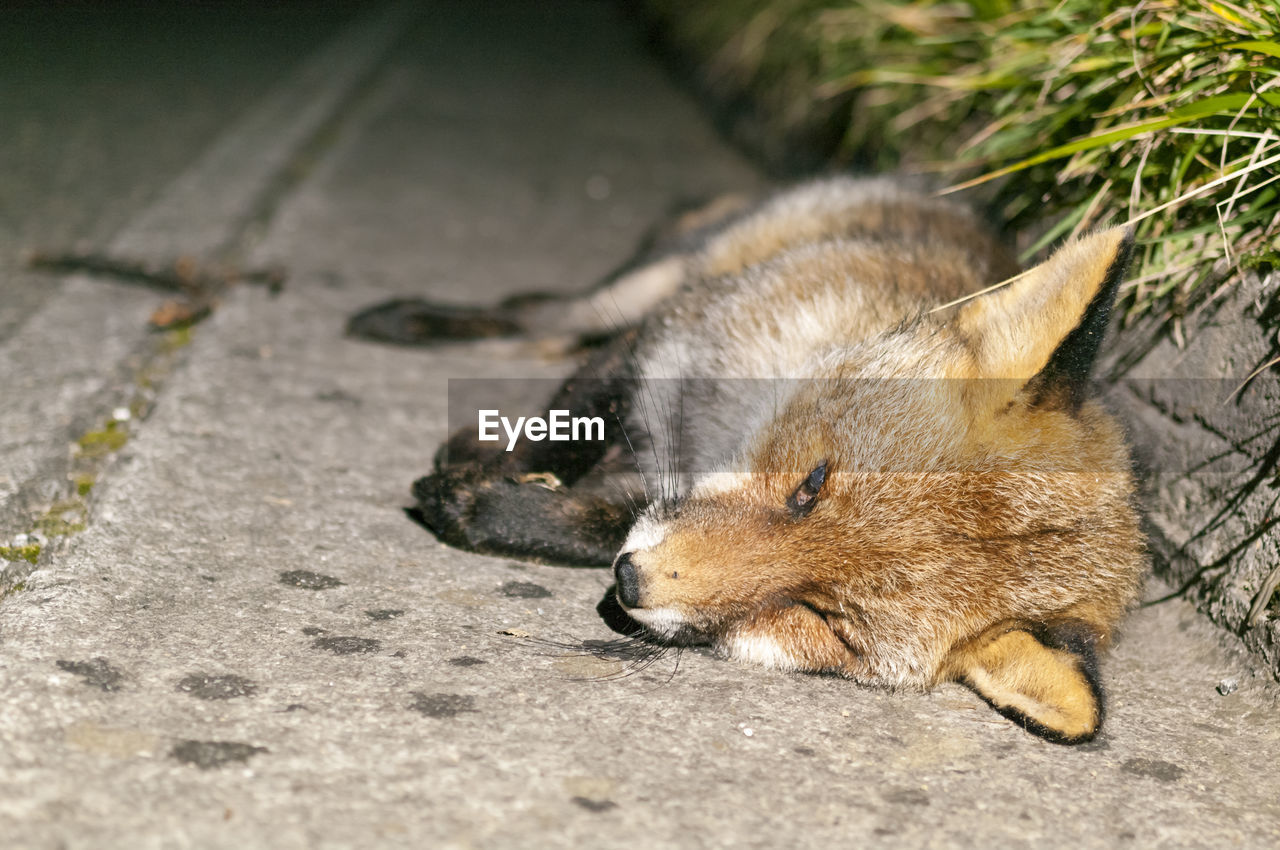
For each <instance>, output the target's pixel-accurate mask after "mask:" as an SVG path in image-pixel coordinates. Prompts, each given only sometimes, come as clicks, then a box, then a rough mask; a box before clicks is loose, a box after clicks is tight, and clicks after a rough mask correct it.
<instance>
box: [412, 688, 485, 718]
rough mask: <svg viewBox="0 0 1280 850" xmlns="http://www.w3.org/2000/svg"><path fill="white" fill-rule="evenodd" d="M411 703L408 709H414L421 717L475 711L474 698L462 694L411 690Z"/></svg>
mask: <svg viewBox="0 0 1280 850" xmlns="http://www.w3.org/2000/svg"><path fill="white" fill-rule="evenodd" d="M412 696H413V703H412V704H410V706H409V710H410V711H416V712H418V713H419V714H421V715H422V716H423V717H439V718H446V717H457V716H458V715H459V714H462V713H463V712H468V711H475V710H476V708H475V705H476V698H475V697H471V696H465V695H463V694H428V693H423V692H422V691H413V692H412Z"/></svg>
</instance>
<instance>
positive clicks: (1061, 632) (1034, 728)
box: [947, 620, 1104, 744]
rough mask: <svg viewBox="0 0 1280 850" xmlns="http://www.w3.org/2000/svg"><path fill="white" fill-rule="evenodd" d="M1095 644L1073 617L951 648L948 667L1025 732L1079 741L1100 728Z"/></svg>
mask: <svg viewBox="0 0 1280 850" xmlns="http://www.w3.org/2000/svg"><path fill="white" fill-rule="evenodd" d="M1096 643H1097V636H1096V633H1095V632H1094V630H1093V629H1092V628H1090V627H1089V626H1088V625H1087V624H1086V623H1083V622H1081V621H1078V620H1071V621H1066V622H1062V623H1057V624H1054V625H1043V624H1035V625H1031V626H1024V627H1020V628H1010V629H1008V630H1007V631H996V632H995V633H994V634H987V635H984V636H983V637H982V638H979V639H977V640H975V641H971V642H969V643H967V644H964V645H962V646H959V647H957V648H955V649H953V650H952V652H951V655H950V656H949V657H948V660H947V668H948V670H949V673H950V675H951V677H952V678H954V679H956V680H957V681H960V682H963V683H964V684H966V685H968V686H969V687H970V688H972V689H973V690H974V691H976V692H977V693H978V696H980V697H982V698H983V699H985V700H986V701H987V702H988V703H989V704H990V705H991V707H992V708H994V709H995V710H996V711H998V712H1000V713H1001V714H1002V715H1004V716H1005V717H1007V718H1009V719H1010V720H1012V721H1013V722H1014V723H1017V724H1018V725H1019V726H1021V727H1023V728H1024V729H1026V730H1027V731H1028V732H1031V733H1033V734H1036V735H1039V736H1040V737H1042V738H1044V739H1046V740H1048V741H1052V742H1053V743H1055V744H1083V743H1085V742H1086V741H1090V740H1092V739H1093V737H1094V735H1096V734H1097V733H1098V729H1100V728H1101V726H1102V716H1103V710H1104V705H1103V698H1102V688H1101V687H1100V686H1099V684H1098V661H1097V654H1096V652H1095V648H1094V647H1095V645H1096Z"/></svg>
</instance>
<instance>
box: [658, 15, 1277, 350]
mask: <svg viewBox="0 0 1280 850" xmlns="http://www.w3.org/2000/svg"><path fill="white" fill-rule="evenodd" d="M648 6H649V7H650V9H651V12H652V14H653V15H654V16H655V17H656V19H657V21H658V22H659V25H660V26H662V27H663V28H664V29H665V30H666V35H667V37H668V38H669V39H671V40H672V41H674V42H675V44H676V46H677V48H678V49H680V50H683V51H684V52H687V53H691V54H693V55H696V56H702V57H707V58H706V60H705V63H704V78H705V79H706V80H707V81H708V82H709V84H710V85H712V86H713V87H720V88H722V89H728V90H730V91H734V92H738V93H742V92H747V93H750V95H751V97H752V99H753V100H754V101H755V102H756V103H757V104H759V105H760V108H761V109H762V111H763V112H764V113H765V116H766V118H767V120H768V121H769V122H770V123H771V124H772V125H773V126H774V127H775V128H776V132H778V133H779V134H784V135H785V134H790V133H794V132H795V131H796V129H797V128H799V127H802V126H803V125H804V124H805V122H806V121H815V120H817V121H823V122H833V121H834V122H836V123H837V130H838V136H837V137H838V142H837V143H836V144H834V145H833V146H832V148H831V150H830V151H829V152H828V153H829V154H830V155H831V157H832V158H834V159H835V160H836V161H843V162H854V163H858V164H860V165H863V166H868V167H872V168H875V169H879V170H887V169H896V170H902V171H908V172H911V171H915V172H925V173H930V174H933V175H935V178H936V179H937V180H939V181H941V182H942V184H943V185H946V186H949V187H950V188H953V189H959V188H969V187H975V186H983V187H984V190H983V191H984V192H985V194H986V196H987V197H988V198H989V199H990V201H991V203H992V204H993V206H994V209H995V211H996V212H997V214H998V215H999V216H1000V217H1002V219H1003V220H1004V221H1006V222H1008V223H1009V225H1010V226H1011V227H1014V228H1016V229H1018V230H1020V231H1023V232H1029V233H1034V234H1035V236H1036V238H1034V239H1033V240H1031V241H1030V242H1029V243H1028V244H1027V245H1026V251H1025V256H1024V260H1030V259H1031V258H1032V257H1033V256H1035V255H1037V254H1038V253H1039V252H1041V251H1042V250H1043V249H1044V248H1046V247H1047V246H1048V245H1049V244H1050V243H1053V242H1054V241H1056V240H1058V239H1060V238H1061V237H1064V236H1066V235H1069V234H1072V233H1078V232H1080V231H1083V230H1085V229H1088V228H1090V227H1094V226H1097V225H1099V224H1102V223H1104V222H1119V221H1132V222H1134V223H1135V224H1136V226H1137V228H1138V252H1137V261H1136V263H1135V266H1134V268H1133V271H1132V272H1131V276H1130V280H1129V282H1128V284H1127V286H1126V290H1125V292H1124V295H1123V298H1124V301H1123V304H1124V307H1125V310H1126V313H1127V315H1128V316H1129V317H1130V318H1133V317H1137V316H1140V315H1146V314H1150V313H1156V314H1158V315H1162V316H1164V317H1166V318H1168V319H1170V320H1171V321H1172V322H1173V323H1174V326H1175V327H1174V332H1175V335H1176V334H1177V333H1178V332H1179V329H1178V320H1179V318H1180V317H1181V316H1182V315H1184V314H1185V313H1186V312H1187V311H1188V310H1189V309H1191V307H1193V306H1194V305H1195V304H1196V303H1198V302H1200V301H1201V300H1203V299H1205V298H1208V297H1212V296H1213V295H1214V294H1215V293H1216V292H1219V291H1221V290H1220V286H1221V285H1224V284H1230V283H1231V282H1232V281H1234V280H1236V279H1238V277H1239V276H1240V275H1241V274H1243V273H1245V272H1246V271H1247V270H1249V269H1251V268H1259V267H1261V268H1263V269H1264V270H1265V269H1267V268H1269V267H1271V266H1272V265H1274V264H1276V263H1277V262H1278V261H1280V244H1278V238H1277V237H1278V234H1280V194H1278V193H1280V0H1259V2H1252V3H1236V2H1229V0H1217V2H1210V0H1148V2H1116V0H1102V2H1089V0H1061V2H1057V3H1036V2H1025V0H1024V2H1015V0H969V2H936V0H825V2H819V0H721V2H717V3H711V4H701V3H685V2H682V0H648Z"/></svg>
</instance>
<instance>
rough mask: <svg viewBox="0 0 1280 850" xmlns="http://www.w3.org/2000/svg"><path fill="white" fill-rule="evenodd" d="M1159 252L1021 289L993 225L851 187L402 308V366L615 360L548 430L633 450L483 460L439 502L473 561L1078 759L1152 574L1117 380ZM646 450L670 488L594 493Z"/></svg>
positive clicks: (718, 210) (1118, 244) (1026, 279)
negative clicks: (570, 417)
mask: <svg viewBox="0 0 1280 850" xmlns="http://www.w3.org/2000/svg"><path fill="white" fill-rule="evenodd" d="M1131 244H1132V234H1131V233H1130V231H1128V230H1126V229H1121V228H1116V229H1112V230H1104V231H1101V232H1097V233H1093V234H1090V235H1087V236H1084V237H1083V238H1080V239H1077V240H1075V241H1072V242H1070V243H1068V244H1066V245H1064V246H1063V247H1061V248H1060V249H1059V250H1058V251H1057V253H1055V254H1054V255H1053V256H1052V257H1051V258H1050V259H1049V260H1048V261H1047V262H1045V263H1043V264H1042V265H1040V266H1037V267H1035V268H1033V269H1031V270H1029V271H1027V272H1025V273H1023V274H1022V275H1020V276H1017V277H1016V279H1014V280H1013V281H1012V282H1011V283H1009V284H1008V285H1007V286H1004V287H1003V288H999V289H995V290H994V291H991V292H989V293H987V294H982V295H979V296H977V297H975V298H972V299H971V300H968V301H965V302H963V303H962V304H960V305H959V306H956V307H951V308H947V309H944V310H936V309H935V308H937V307H939V305H943V304H945V303H947V302H949V301H951V300H953V299H956V298H959V297H961V296H964V295H968V294H972V293H975V292H978V291H979V290H981V289H983V288H984V287H986V286H988V285H989V284H993V283H996V282H999V281H1002V280H1005V279H1007V278H1010V277H1013V276H1015V275H1018V268H1017V266H1016V264H1015V263H1014V262H1013V260H1012V259H1011V257H1010V256H1009V254H1008V253H1007V251H1006V249H1005V248H1004V247H1002V245H1001V244H1000V243H999V241H998V240H997V239H996V238H994V237H993V236H992V235H991V234H990V233H989V232H988V231H987V230H986V229H985V228H984V227H983V226H982V225H981V224H980V223H979V221H978V219H977V217H976V216H975V215H974V213H972V212H971V211H970V210H968V209H966V208H965V207H963V206H960V205H958V204H954V203H951V202H947V201H943V200H939V199H937V198H935V197H931V196H929V195H926V194H923V193H919V192H916V191H913V190H911V189H908V188H905V187H904V186H903V185H902V184H901V183H900V182H898V181H895V180H892V179H883V178H882V179H853V178H835V179H825V180H820V181H817V182H812V183H808V184H806V185H802V186H799V187H797V188H794V189H791V190H788V191H783V192H780V193H778V194H776V195H774V196H773V197H770V198H767V199H765V200H764V201H763V202H761V203H759V204H756V205H748V204H745V203H744V202H741V201H737V200H733V201H728V202H724V203H720V204H716V205H713V206H712V207H710V208H707V209H704V210H702V211H700V212H699V213H697V214H695V215H692V216H690V217H688V218H686V220H684V221H683V222H682V223H681V224H680V226H678V227H677V228H675V230H674V231H673V232H672V233H671V234H669V235H668V238H666V239H665V240H664V241H662V242H661V244H659V245H658V246H657V247H655V249H654V250H653V251H652V252H651V253H650V254H649V256H648V257H647V258H646V259H645V260H644V261H643V262H640V263H638V264H636V265H635V266H633V267H632V268H630V269H628V270H627V271H625V272H624V273H621V274H620V275H618V276H617V277H616V278H615V279H613V280H612V281H610V282H608V283H607V284H606V285H604V286H603V287H601V288H600V289H598V290H597V291H595V292H592V293H589V294H587V295H585V296H581V297H577V298H561V299H557V298H520V299H513V300H511V301H508V302H506V303H504V304H502V305H499V306H498V307H496V308H492V309H487V310H467V309H459V308H445V307H440V306H437V305H432V304H429V303H425V302H421V301H397V302H391V303H388V304H384V305H381V306H379V307H375V308H373V309H371V310H369V311H366V312H365V313H362V314H361V315H359V316H357V317H355V318H354V319H353V320H352V324H351V330H352V332H353V333H355V334H357V335H360V336H365V337H370V338H380V339H391V340H394V341H398V342H410V343H413V342H433V341H439V340H440V339H444V338H453V339H458V338H477V337H487V336H526V337H549V336H565V335H568V336H579V337H590V336H594V337H596V338H597V340H598V341H599V340H601V339H603V340H605V341H604V343H603V344H602V345H600V346H599V347H597V348H596V349H594V353H593V354H592V355H591V356H590V358H589V359H588V361H587V362H586V363H585V365H584V366H583V367H582V368H581V369H580V370H579V371H578V372H577V373H576V374H575V375H574V376H573V377H571V378H570V379H569V380H568V381H566V382H565V383H564V385H563V387H562V388H561V389H560V391H559V392H558V393H557V394H556V396H555V397H554V398H553V399H552V400H551V402H550V404H549V405H548V410H555V409H566V410H573V411H574V412H575V413H583V414H599V415H600V416H601V417H602V418H603V419H604V420H605V421H606V423H607V427H606V428H605V431H606V433H605V435H604V436H605V439H604V440H601V441H594V442H583V441H579V442H549V441H537V442H534V441H530V440H526V441H524V442H522V443H519V444H518V445H515V446H514V447H513V449H512V450H511V451H504V450H503V447H502V446H500V445H499V446H497V447H494V446H493V445H486V444H481V443H479V442H477V439H476V430H475V429H474V428H470V429H464V431H460V432H458V433H457V434H455V435H454V436H453V437H452V438H451V439H450V441H449V443H448V444H447V445H446V446H445V447H444V448H443V449H442V451H441V452H440V453H439V454H438V455H437V462H436V469H435V471H434V473H433V474H431V475H429V476H427V477H425V478H422V479H420V480H419V481H417V482H416V483H415V484H414V487H413V493H414V496H415V498H416V500H417V503H418V507H419V509H420V511H421V515H422V518H423V520H424V521H425V523H426V524H427V525H428V526H429V527H430V528H431V529H432V530H433V531H434V532H435V533H436V534H437V535H438V536H439V538H440V539H441V540H443V541H445V542H447V543H449V544H452V545H454V546H458V547H461V548H465V549H470V550H474V551H477V552H487V553H495V554H506V555H515V556H522V557H528V558H536V559H541V560H543V561H548V562H558V563H566V564H600V565H604V564H612V566H613V570H614V574H615V577H616V582H617V583H616V590H615V593H616V598H617V601H618V602H619V603H621V606H622V607H623V608H624V609H625V611H626V612H627V614H628V615H629V616H630V617H631V618H633V619H634V620H635V621H636V622H637V623H639V624H641V625H642V626H643V627H644V629H645V631H646V633H647V635H648V636H649V638H650V639H652V640H654V641H657V642H661V643H666V644H674V645H692V644H710V645H712V646H714V647H715V648H716V649H717V650H718V651H719V652H721V653H722V654H724V655H727V656H730V657H733V658H737V659H741V660H745V661H751V662H756V663H760V664H764V665H766V666H770V667H776V668H781V669H785V670H798V671H812V672H821V673H833V674H838V675H840V676H845V677H848V678H850V679H853V680H855V681H857V682H862V683H866V684H870V685H880V686H888V687H918V688H928V687H930V686H933V685H934V684H937V683H939V682H945V681H958V682H962V683H964V684H966V685H968V686H969V687H970V688H972V689H973V690H974V691H976V692H977V693H978V694H979V695H980V696H982V697H983V698H984V699H985V700H986V701H987V702H989V703H990V704H991V705H992V706H993V707H994V708H995V709H996V710H997V711H999V712H1000V713H1001V714H1003V715H1005V716H1006V717H1008V718H1010V719H1012V720H1014V721H1015V722H1017V723H1019V724H1021V725H1022V726H1024V727H1025V728H1026V729H1028V730H1030V731H1032V732H1034V733H1036V734H1038V735H1041V736H1043V737H1045V738H1047V739H1049V740H1051V741H1055V742H1060V743H1079V742H1083V741H1088V740H1090V739H1091V738H1093V736H1094V735H1095V734H1096V733H1097V731H1098V729H1099V726H1100V724H1101V722H1102V717H1103V696H1102V691H1101V688H1100V686H1099V682H1098V669H1097V657H1096V653H1097V652H1098V651H1099V650H1101V649H1102V648H1104V647H1105V646H1106V645H1107V644H1108V642H1109V641H1110V639H1111V637H1112V632H1113V630H1114V629H1115V627H1116V624H1117V622H1118V621H1119V619H1120V618H1121V616H1122V615H1123V614H1124V612H1125V610H1126V609H1127V608H1128V607H1129V606H1130V605H1131V604H1132V603H1133V601H1134V599H1135V597H1136V594H1137V592H1138V587H1139V584H1140V581H1141V578H1142V575H1143V573H1144V570H1145V567H1146V556H1145V550H1144V544H1143V539H1142V536H1141V534H1140V532H1139V528H1138V519H1137V513H1136V510H1135V507H1134V501H1135V486H1134V481H1133V478H1132V473H1131V467H1130V461H1129V456H1128V451H1127V449H1126V446H1125V442H1124V438H1123V435H1122V432H1121V429H1120V427H1119V426H1118V425H1117V423H1116V422H1115V421H1113V420H1112V418H1111V417H1110V416H1109V415H1108V414H1107V413H1105V412H1104V411H1103V409H1102V407H1100V406H1099V404H1098V403H1097V402H1096V401H1093V400H1091V399H1090V398H1089V394H1088V377H1089V371H1090V367H1091V365H1092V362H1093V360H1094V356H1095V354H1096V352H1097V350H1098V345H1099V342H1100V341H1101V340H1102V337H1103V333H1104V331H1105V329H1106V326H1107V322H1108V318H1109V315H1110V311H1111V307H1112V303H1113V300H1114V298H1115V294H1116V289H1117V287H1118V285H1119V283H1120V281H1121V278H1122V276H1123V273H1124V270H1125V266H1126V263H1127V260H1128V257H1129V253H1130V249H1131ZM620 445H628V446H630V448H631V449H632V450H633V456H634V462H635V463H636V464H637V465H638V467H639V468H640V470H641V471H642V473H643V475H642V476H641V477H642V480H643V484H642V485H641V486H642V489H641V490H640V491H638V492H625V493H622V494H614V495H611V494H609V493H604V494H601V493H600V492H598V491H597V490H592V489H590V488H588V487H586V486H583V485H581V484H580V482H582V481H583V480H584V478H587V477H588V474H589V473H591V472H592V470H593V469H595V468H596V467H598V466H599V465H600V464H601V463H602V461H603V460H604V459H605V458H606V456H611V455H612V454H613V453H614V452H615V450H616V447H617V446H620Z"/></svg>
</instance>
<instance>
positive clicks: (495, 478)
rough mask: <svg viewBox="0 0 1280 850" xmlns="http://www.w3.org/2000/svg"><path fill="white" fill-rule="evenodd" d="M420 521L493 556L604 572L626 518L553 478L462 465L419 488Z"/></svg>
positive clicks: (444, 537)
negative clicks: (505, 556)
mask: <svg viewBox="0 0 1280 850" xmlns="http://www.w3.org/2000/svg"><path fill="white" fill-rule="evenodd" d="M413 498H414V500H415V501H416V502H417V509H416V511H415V512H414V514H413V515H414V518H415V519H417V520H419V521H420V522H421V523H422V524H423V525H425V526H426V527H427V528H428V529H430V530H431V531H432V532H433V533H434V534H435V535H436V537H437V538H439V539H440V541H441V542H442V543H446V544H448V545H450V546H455V547H457V548H459V549H467V550H470V551H472V552H480V553H483V554H487V555H510V556H514V557H517V558H526V559H531V560H536V561H543V562H546V563H552V564H564V565H567V566H605V565H608V564H609V563H610V561H612V559H613V555H614V554H615V553H616V552H617V547H618V546H619V545H620V543H621V540H622V537H623V536H624V535H625V532H626V529H627V524H628V523H627V522H626V519H627V516H628V515H627V514H625V512H619V511H616V510H614V509H612V508H610V507H608V506H604V505H600V504H597V503H595V502H594V501H591V500H582V499H579V498H577V497H575V496H574V495H573V494H572V493H571V492H570V491H569V489H568V488H565V487H563V486H562V485H561V484H560V482H559V481H558V480H556V478H555V477H554V476H552V475H549V474H545V473H532V474H525V475H521V476H518V477H517V476H510V475H503V474H495V471H494V470H493V469H492V467H486V466H483V465H481V464H463V465H461V466H455V467H449V468H448V469H444V470H440V471H437V472H435V473H433V474H432V475H428V476H426V477H425V478H419V479H418V480H417V481H415V482H414V484H413Z"/></svg>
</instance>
